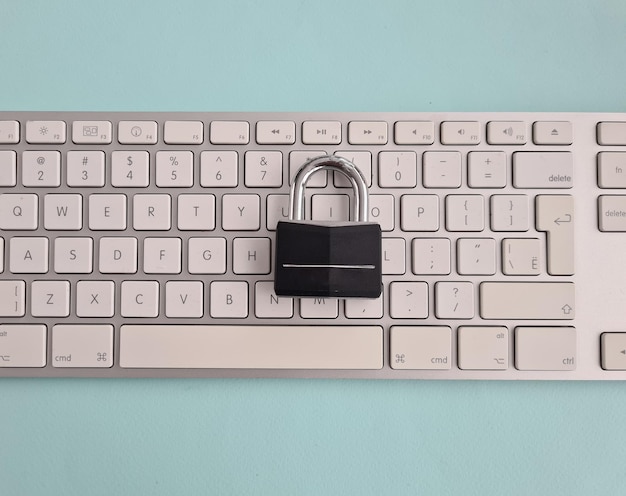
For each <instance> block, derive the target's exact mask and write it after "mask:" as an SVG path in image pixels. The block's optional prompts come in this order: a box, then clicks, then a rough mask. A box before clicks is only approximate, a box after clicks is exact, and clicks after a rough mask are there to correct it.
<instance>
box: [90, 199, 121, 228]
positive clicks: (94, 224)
mask: <svg viewBox="0 0 626 496" xmlns="http://www.w3.org/2000/svg"><path fill="white" fill-rule="evenodd" d="M89 229H91V230H92V231H123V230H124V229H126V195H100V194H97V195H89Z"/></svg>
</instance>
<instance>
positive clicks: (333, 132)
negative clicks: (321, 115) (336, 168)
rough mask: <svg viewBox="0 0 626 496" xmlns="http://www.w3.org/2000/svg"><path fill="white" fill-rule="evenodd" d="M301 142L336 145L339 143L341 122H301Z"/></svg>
mask: <svg viewBox="0 0 626 496" xmlns="http://www.w3.org/2000/svg"><path fill="white" fill-rule="evenodd" d="M302 142H303V143H304V144H306V145H338V144H339V143H341V122H338V121H305V122H303V123H302Z"/></svg>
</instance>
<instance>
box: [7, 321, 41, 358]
mask: <svg viewBox="0 0 626 496" xmlns="http://www.w3.org/2000/svg"><path fill="white" fill-rule="evenodd" d="M45 366H46V326H45V325H39V324H37V325H19V324H16V325H12V324H4V325H0V367H45Z"/></svg>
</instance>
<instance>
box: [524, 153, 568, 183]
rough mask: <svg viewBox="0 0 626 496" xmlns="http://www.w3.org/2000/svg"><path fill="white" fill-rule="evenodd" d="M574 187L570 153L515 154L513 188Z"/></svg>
mask: <svg viewBox="0 0 626 496" xmlns="http://www.w3.org/2000/svg"><path fill="white" fill-rule="evenodd" d="M573 185H574V158H573V155H572V154H571V153H570V152H515V153H514V154H513V186H515V187H516V188H561V189H567V188H571V187H572V186H573Z"/></svg>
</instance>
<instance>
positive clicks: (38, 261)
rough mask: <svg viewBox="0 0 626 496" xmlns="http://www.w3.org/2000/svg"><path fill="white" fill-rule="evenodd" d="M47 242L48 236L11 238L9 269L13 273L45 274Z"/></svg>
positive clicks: (46, 267) (46, 269) (46, 270)
mask: <svg viewBox="0 0 626 496" xmlns="http://www.w3.org/2000/svg"><path fill="white" fill-rule="evenodd" d="M48 244H49V241H48V238H40V237H37V238H35V237H33V238H31V237H28V238H22V237H16V238H11V240H10V242H9V270H10V271H11V272H12V273H13V274H22V273H23V274H45V273H46V272H48Z"/></svg>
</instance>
